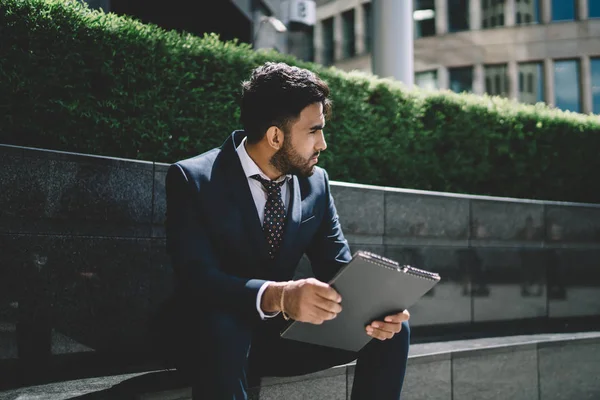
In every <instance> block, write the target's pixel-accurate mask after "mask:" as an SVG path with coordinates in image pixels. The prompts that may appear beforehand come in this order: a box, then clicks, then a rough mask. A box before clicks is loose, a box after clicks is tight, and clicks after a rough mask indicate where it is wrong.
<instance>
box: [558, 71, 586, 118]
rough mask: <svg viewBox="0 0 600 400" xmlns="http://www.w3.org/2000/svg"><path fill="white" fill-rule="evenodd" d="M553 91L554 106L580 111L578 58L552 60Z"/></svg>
mask: <svg viewBox="0 0 600 400" xmlns="http://www.w3.org/2000/svg"><path fill="white" fill-rule="evenodd" d="M554 93H555V101H554V104H556V107H558V108H560V109H562V110H569V111H575V112H580V110H581V106H580V102H581V99H580V94H579V61H578V60H563V61H555V62H554Z"/></svg>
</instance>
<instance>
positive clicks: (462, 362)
mask: <svg viewBox="0 0 600 400" xmlns="http://www.w3.org/2000/svg"><path fill="white" fill-rule="evenodd" d="M468 353H469V352H465V353H464V354H461V355H460V356H459V357H453V359H452V386H453V397H452V398H453V399H461V400H471V399H472V400H487V399H511V400H531V399H537V398H538V382H537V352H536V350H535V349H529V350H520V351H514V350H506V351H491V352H487V353H485V352H480V353H478V354H477V355H475V354H468Z"/></svg>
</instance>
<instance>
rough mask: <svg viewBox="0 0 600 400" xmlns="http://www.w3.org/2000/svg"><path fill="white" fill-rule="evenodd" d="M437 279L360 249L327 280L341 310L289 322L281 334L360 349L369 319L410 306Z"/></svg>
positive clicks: (438, 278) (364, 339)
mask: <svg viewBox="0 0 600 400" xmlns="http://www.w3.org/2000/svg"><path fill="white" fill-rule="evenodd" d="M439 281H440V276H439V274H437V273H434V272H429V271H425V270H422V269H418V268H414V267H411V266H409V265H400V264H399V263H398V262H396V261H394V260H390V259H389V258H385V257H382V256H380V255H377V254H375V253H371V252H368V251H364V250H359V251H357V252H356V253H355V254H354V255H353V256H352V260H351V261H350V263H348V264H347V265H345V266H344V267H342V268H341V269H340V271H338V273H337V274H336V275H335V276H334V277H333V279H331V281H330V282H329V284H330V285H331V286H332V287H333V288H334V289H335V290H336V291H337V292H338V293H339V294H340V295H341V296H342V303H341V304H342V312H341V313H339V314H338V316H337V317H336V318H334V319H332V320H329V321H325V322H323V324H321V325H314V324H310V323H305V322H299V321H291V323H290V324H288V325H287V327H285V328H284V329H283V330H282V331H281V334H280V335H281V337H282V338H284V339H291V340H297V341H300V342H306V343H312V344H316V345H321V346H327V347H335V348H338V349H343V350H349V351H359V350H360V349H362V348H363V347H364V346H365V345H366V344H367V343H368V342H369V341H371V339H372V337H371V336H369V335H367V333H366V331H365V327H366V326H367V325H368V324H370V323H371V322H373V321H375V320H383V318H384V317H385V316H386V315H390V314H395V313H399V312H402V311H403V310H405V309H408V308H409V307H411V306H412V305H413V304H415V303H416V302H417V301H418V300H419V299H420V298H421V297H422V296H423V295H424V294H425V293H427V292H428V291H429V290H430V289H431V288H432V287H433V286H435V285H436V284H437V283H438V282H439Z"/></svg>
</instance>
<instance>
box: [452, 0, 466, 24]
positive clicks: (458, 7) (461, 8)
mask: <svg viewBox="0 0 600 400" xmlns="http://www.w3.org/2000/svg"><path fill="white" fill-rule="evenodd" d="M468 29H469V0H448V30H449V31H450V32H458V31H466V30H468Z"/></svg>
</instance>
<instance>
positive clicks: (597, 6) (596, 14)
mask: <svg viewBox="0 0 600 400" xmlns="http://www.w3.org/2000/svg"><path fill="white" fill-rule="evenodd" d="M588 10H589V16H590V18H600V1H598V0H588Z"/></svg>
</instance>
